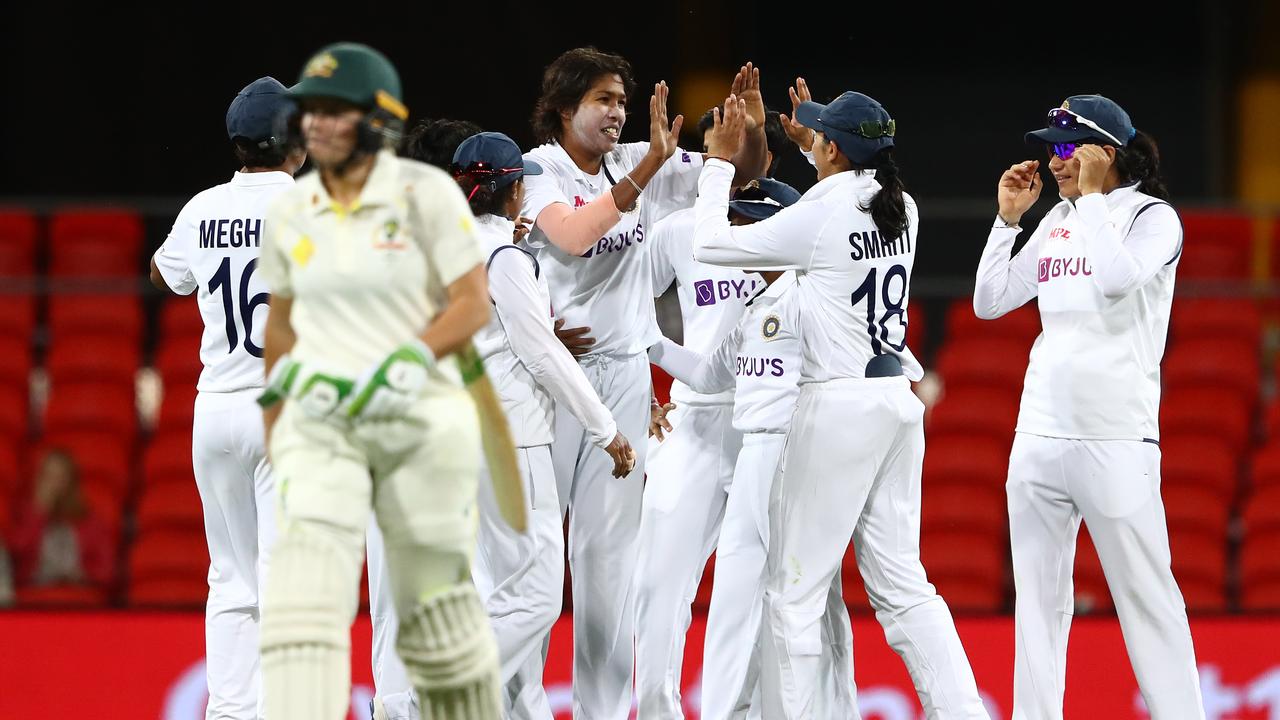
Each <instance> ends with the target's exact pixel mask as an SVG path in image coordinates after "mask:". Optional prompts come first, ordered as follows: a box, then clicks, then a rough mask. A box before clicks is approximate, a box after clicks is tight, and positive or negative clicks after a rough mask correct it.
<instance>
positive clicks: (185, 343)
mask: <svg viewBox="0 0 1280 720" xmlns="http://www.w3.org/2000/svg"><path fill="white" fill-rule="evenodd" d="M155 367H156V371H157V372H159V373H160V377H161V378H162V379H163V380H164V385H165V388H166V389H168V388H171V387H174V386H185V387H192V388H194V387H195V386H196V382H197V381H198V380H199V379H200V372H201V371H202V370H204V364H203V363H201V362H200V343H199V341H198V340H197V341H196V342H194V343H192V342H190V341H189V340H186V339H183V340H175V341H173V342H168V343H165V344H164V345H162V346H161V347H159V348H158V349H157V350H156V362H155Z"/></svg>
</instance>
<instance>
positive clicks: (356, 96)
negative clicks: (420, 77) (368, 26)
mask: <svg viewBox="0 0 1280 720" xmlns="http://www.w3.org/2000/svg"><path fill="white" fill-rule="evenodd" d="M289 97H291V98H294V99H295V100H299V101H305V100H307V99H309V98H332V99H336V100H342V101H344V102H348V103H351V104H352V105H356V106H358V107H361V108H364V109H365V110H366V114H365V117H364V121H363V122H361V124H360V126H361V133H360V143H359V148H360V149H361V150H364V151H370V152H376V151H377V150H380V149H382V148H384V147H388V146H394V145H396V144H398V143H399V142H400V137H401V135H403V134H404V125H405V121H406V120H408V119H409V109H408V108H407V107H405V105H404V102H403V96H402V94H401V90H400V75H399V73H397V72H396V68H395V66H394V65H392V64H391V61H390V60H388V59H387V56H385V55H383V54H382V53H380V52H378V51H377V50H374V49H373V48H371V47H369V46H368V45H362V44H360V43H353V42H340V43H334V44H333V45H329V46H326V47H324V48H321V49H320V51H319V52H317V53H316V54H315V55H313V56H312V57H311V59H310V60H308V61H307V64H306V66H305V67H304V68H303V69H302V77H301V78H299V80H298V84H297V85H294V86H293V87H291V88H289Z"/></svg>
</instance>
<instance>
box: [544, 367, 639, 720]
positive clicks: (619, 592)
mask: <svg viewBox="0 0 1280 720" xmlns="http://www.w3.org/2000/svg"><path fill="white" fill-rule="evenodd" d="M579 364H580V366H581V367H582V371H583V373H585V374H586V376H587V380H588V381H589V382H590V383H591V386H592V387H593V388H594V389H595V391H596V394H597V395H599V396H600V400H601V401H603V402H604V404H605V406H606V407H607V408H609V412H610V413H612V414H613V417H614V420H616V421H617V423H618V430H619V431H620V432H622V434H623V435H625V436H626V437H627V440H628V441H630V442H631V447H632V448H634V449H635V452H636V465H635V468H634V469H633V470H632V471H631V473H630V474H628V475H627V476H626V477H624V478H620V479H619V478H615V477H613V460H612V459H611V458H610V457H609V455H608V453H605V452H603V451H602V450H601V449H600V448H598V447H596V446H595V445H593V444H592V443H591V439H590V438H589V437H588V436H587V434H586V431H585V430H584V429H583V428H582V425H581V424H579V423H578V421H577V420H576V419H575V418H574V417H573V416H572V415H570V414H569V413H567V412H557V413H556V427H555V441H554V442H553V443H552V445H551V458H552V462H553V464H554V465H555V471H556V484H557V486H558V490H559V496H560V509H561V512H562V513H567V514H568V518H569V538H568V547H567V551H568V555H569V572H570V574H571V583H572V592H573V716H574V717H575V718H577V719H578V720H626V718H627V717H628V716H629V715H630V713H631V673H632V667H633V663H634V658H635V652H634V646H633V642H634V633H633V622H634V619H635V614H634V613H635V611H634V604H635V593H634V590H633V588H632V580H633V578H634V577H635V567H636V538H637V537H638V536H639V532H640V503H641V495H642V492H643V489H644V469H645V456H646V454H647V453H646V448H647V445H646V443H645V438H646V437H647V436H648V431H649V399H650V388H651V387H652V383H651V381H650V377H649V357H648V355H646V354H645V353H638V354H635V355H629V356H625V357H612V356H607V355H586V356H583V357H582V358H579Z"/></svg>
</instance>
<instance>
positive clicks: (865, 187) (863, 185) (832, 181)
mask: <svg viewBox="0 0 1280 720" xmlns="http://www.w3.org/2000/svg"><path fill="white" fill-rule="evenodd" d="M833 192H852V193H856V194H857V195H858V197H859V199H862V198H863V196H870V195H875V194H876V193H878V192H880V183H878V182H876V171H875V170H863V171H861V172H858V171H856V170H846V171H844V172H838V173H836V174H834V175H829V176H827V177H825V178H823V179H821V180H819V181H818V182H817V183H816V184H814V186H813V187H811V188H809V190H808V191H807V192H805V194H804V195H802V196H801V197H800V199H801V200H817V199H818V198H821V197H824V196H826V195H829V194H831V193H833Z"/></svg>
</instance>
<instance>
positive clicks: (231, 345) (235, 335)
mask: <svg viewBox="0 0 1280 720" xmlns="http://www.w3.org/2000/svg"><path fill="white" fill-rule="evenodd" d="M257 269H258V259H257V258H254V259H252V260H250V261H249V263H248V264H247V265H245V266H244V271H243V272H241V273H240V281H239V282H238V283H237V282H236V281H235V278H234V277H233V273H232V271H231V258H230V257H224V258H222V264H221V265H219V266H218V270H217V272H215V273H214V274H213V278H212V279H211V280H210V281H209V295H210V296H214V297H216V296H218V294H219V293H221V297H222V312H223V317H224V318H225V320H226V327H227V354H228V355H230V354H231V353H233V352H235V351H236V347H238V346H239V345H240V344H241V340H240V333H239V331H238V328H237V326H236V316H237V314H238V315H239V317H240V325H241V326H243V327H244V343H243V344H244V349H245V352H247V353H249V354H250V355H252V356H254V357H256V358H260V357H262V348H260V347H258V345H257V344H256V343H254V342H253V311H254V310H255V309H257V307H258V306H259V305H266V304H267V303H268V301H269V300H270V297H271V296H270V295H269V294H268V293H265V292H260V293H256V294H254V295H253V297H250V296H249V283H250V280H251V279H252V278H253V271H254V270H257ZM237 285H238V286H239V293H238V297H235V295H236V293H234V292H233V287H234V286H237ZM237 300H238V302H237Z"/></svg>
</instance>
